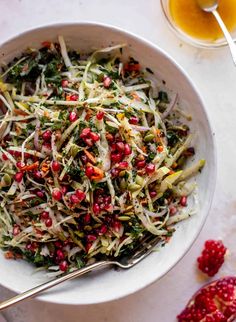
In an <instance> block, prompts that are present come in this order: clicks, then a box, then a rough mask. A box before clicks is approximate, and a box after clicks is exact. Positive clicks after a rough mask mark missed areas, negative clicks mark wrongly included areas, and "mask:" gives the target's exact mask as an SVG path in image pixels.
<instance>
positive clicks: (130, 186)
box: [128, 183, 141, 192]
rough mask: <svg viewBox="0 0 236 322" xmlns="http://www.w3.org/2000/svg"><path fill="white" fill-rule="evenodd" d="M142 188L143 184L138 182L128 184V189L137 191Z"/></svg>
mask: <svg viewBox="0 0 236 322" xmlns="http://www.w3.org/2000/svg"><path fill="white" fill-rule="evenodd" d="M140 188H141V186H140V185H139V184H136V183H131V184H129V185H128V189H129V190H130V191H132V192H134V191H137V190H139V189H140Z"/></svg>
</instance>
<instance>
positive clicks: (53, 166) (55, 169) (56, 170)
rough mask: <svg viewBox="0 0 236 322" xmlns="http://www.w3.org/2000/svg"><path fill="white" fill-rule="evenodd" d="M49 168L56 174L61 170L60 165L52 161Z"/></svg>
mask: <svg viewBox="0 0 236 322" xmlns="http://www.w3.org/2000/svg"><path fill="white" fill-rule="evenodd" d="M51 167H52V171H54V172H58V171H60V169H61V166H60V163H59V162H58V161H52V164H51Z"/></svg>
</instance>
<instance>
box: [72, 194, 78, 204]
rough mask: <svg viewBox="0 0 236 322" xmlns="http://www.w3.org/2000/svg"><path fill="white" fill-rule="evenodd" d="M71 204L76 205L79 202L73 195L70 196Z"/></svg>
mask: <svg viewBox="0 0 236 322" xmlns="http://www.w3.org/2000/svg"><path fill="white" fill-rule="evenodd" d="M70 201H71V203H74V204H77V203H79V202H80V200H79V198H78V197H77V196H76V195H75V194H74V195H71V196H70Z"/></svg>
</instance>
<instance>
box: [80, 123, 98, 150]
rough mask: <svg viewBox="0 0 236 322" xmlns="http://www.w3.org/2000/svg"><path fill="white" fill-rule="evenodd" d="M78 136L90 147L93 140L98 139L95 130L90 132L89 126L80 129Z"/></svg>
mask: <svg viewBox="0 0 236 322" xmlns="http://www.w3.org/2000/svg"><path fill="white" fill-rule="evenodd" d="M80 138H81V139H82V140H83V141H84V143H85V144H86V145H87V146H89V147H92V146H93V145H94V143H95V142H97V141H99V140H100V136H99V134H98V133H96V132H92V131H91V129H90V128H89V127H86V128H84V129H83V130H82V131H81V133H80Z"/></svg>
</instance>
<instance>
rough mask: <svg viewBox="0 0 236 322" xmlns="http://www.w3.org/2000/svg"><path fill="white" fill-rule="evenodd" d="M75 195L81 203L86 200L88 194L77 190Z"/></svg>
mask: <svg viewBox="0 0 236 322" xmlns="http://www.w3.org/2000/svg"><path fill="white" fill-rule="evenodd" d="M75 194H76V196H77V197H78V198H79V201H82V200H84V199H85V197H86V194H85V193H84V192H83V191H82V190H80V189H77V190H76V191H75Z"/></svg>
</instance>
